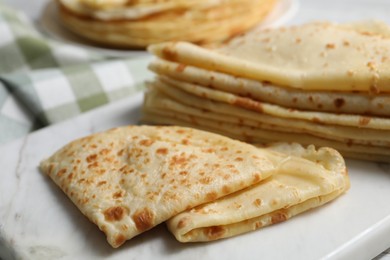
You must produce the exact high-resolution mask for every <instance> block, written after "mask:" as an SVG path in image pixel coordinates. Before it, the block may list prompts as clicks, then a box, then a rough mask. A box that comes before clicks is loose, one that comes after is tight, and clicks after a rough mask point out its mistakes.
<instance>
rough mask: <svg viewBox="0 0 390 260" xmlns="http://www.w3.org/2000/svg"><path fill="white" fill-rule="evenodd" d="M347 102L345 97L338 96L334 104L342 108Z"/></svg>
mask: <svg viewBox="0 0 390 260" xmlns="http://www.w3.org/2000/svg"><path fill="white" fill-rule="evenodd" d="M344 104H345V100H344V99H343V98H336V99H335V100H334V105H335V106H336V107H337V108H341V107H342V106H343V105H344Z"/></svg>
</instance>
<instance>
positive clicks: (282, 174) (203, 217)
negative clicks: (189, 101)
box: [167, 144, 350, 242]
mask: <svg viewBox="0 0 390 260" xmlns="http://www.w3.org/2000/svg"><path fill="white" fill-rule="evenodd" d="M279 148H280V147H279ZM282 149H283V151H286V152H288V151H289V152H291V153H292V154H293V155H291V156H289V157H287V158H286V157H285V155H282V154H278V153H273V155H274V156H275V159H276V160H277V161H278V162H279V164H278V166H277V168H278V170H277V172H276V173H275V174H274V175H272V176H271V177H269V178H267V179H266V180H264V181H262V182H260V183H258V184H256V185H253V186H251V187H249V188H247V189H245V190H242V191H238V192H236V193H233V194H231V195H228V196H226V197H223V198H220V199H218V200H216V201H213V202H210V203H206V204H203V205H200V206H198V207H195V208H193V209H190V210H187V211H185V212H182V213H180V214H178V215H176V216H174V217H173V218H171V219H170V220H169V221H168V222H167V225H168V228H169V230H170V231H171V232H172V233H173V234H174V235H175V237H176V239H177V240H179V241H180V242H200V241H202V242H206V241H211V240H217V239H222V238H227V237H231V236H236V235H239V234H242V233H245V232H249V231H253V230H256V229H259V228H261V227H265V226H268V225H272V224H276V223H279V222H283V221H285V220H287V219H289V218H291V217H293V216H295V215H297V214H299V213H302V212H304V211H307V210H309V209H311V208H315V207H319V206H321V205H323V204H325V203H327V202H329V201H331V200H333V199H334V198H336V197H338V196H339V195H340V194H342V193H343V192H345V191H346V190H348V188H349V186H350V183H349V178H348V175H347V169H346V167H345V164H344V160H343V158H342V157H341V155H340V154H339V153H337V152H336V151H335V150H333V149H329V148H321V149H319V150H315V149H314V147H313V146H310V147H309V148H308V149H307V150H305V149H303V148H302V147H301V146H299V145H296V144H295V145H292V146H286V145H284V146H283V148H282ZM294 155H297V156H294ZM298 156H300V157H298ZM282 158H284V160H282Z"/></svg>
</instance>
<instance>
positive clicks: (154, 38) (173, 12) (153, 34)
mask: <svg viewBox="0 0 390 260" xmlns="http://www.w3.org/2000/svg"><path fill="white" fill-rule="evenodd" d="M275 5H276V0H241V1H238V0H212V1H206V0H202V1H194V0H189V1H184V0H166V1H122V0H118V1H107V0H105V1H85V0H84V1H83V0H58V6H59V17H60V20H61V22H62V23H63V24H64V26H65V27H67V28H68V29H69V30H71V31H73V32H74V33H76V34H78V35H79V36H81V37H83V38H86V39H89V40H92V41H93V42H95V43H98V44H103V45H107V46H110V47H122V48H144V47H146V46H147V45H149V44H153V43H159V42H164V41H179V40H181V41H189V42H194V43H197V44H216V43H217V44H218V43H220V42H222V41H225V40H227V39H230V38H232V37H234V36H236V35H238V34H241V33H243V32H245V31H248V30H250V29H252V28H254V27H256V26H257V25H259V24H260V23H261V22H262V21H263V20H264V19H265V17H266V16H267V15H268V14H269V13H270V12H271V11H272V10H273V9H274V6H275ZM188 28H191V30H188Z"/></svg>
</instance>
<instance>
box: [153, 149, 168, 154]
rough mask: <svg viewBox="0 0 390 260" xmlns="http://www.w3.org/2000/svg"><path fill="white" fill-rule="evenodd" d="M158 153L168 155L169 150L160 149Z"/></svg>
mask: <svg viewBox="0 0 390 260" xmlns="http://www.w3.org/2000/svg"><path fill="white" fill-rule="evenodd" d="M156 153H158V154H167V153H168V149H167V148H158V149H157V151H156Z"/></svg>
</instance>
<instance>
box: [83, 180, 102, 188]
mask: <svg viewBox="0 0 390 260" xmlns="http://www.w3.org/2000/svg"><path fill="white" fill-rule="evenodd" d="M80 181H81V180H80ZM106 183H107V182H106V181H99V182H98V183H97V184H96V186H97V187H99V186H102V185H104V184H106Z"/></svg>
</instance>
